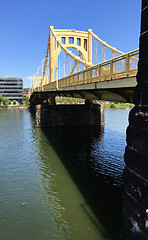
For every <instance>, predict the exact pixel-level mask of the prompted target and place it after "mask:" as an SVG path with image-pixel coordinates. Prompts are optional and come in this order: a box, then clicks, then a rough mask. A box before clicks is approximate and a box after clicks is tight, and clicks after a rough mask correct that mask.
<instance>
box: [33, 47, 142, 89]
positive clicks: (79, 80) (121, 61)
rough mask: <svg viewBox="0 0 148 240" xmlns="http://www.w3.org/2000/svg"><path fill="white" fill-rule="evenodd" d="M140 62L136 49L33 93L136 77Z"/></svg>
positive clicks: (48, 84) (50, 83) (42, 87)
mask: <svg viewBox="0 0 148 240" xmlns="http://www.w3.org/2000/svg"><path fill="white" fill-rule="evenodd" d="M138 61H139V49H136V50H134V51H131V52H129V53H126V54H124V55H120V56H118V57H116V58H112V59H110V60H108V61H105V62H102V63H100V64H97V65H94V66H93V67H90V68H87V69H85V70H83V71H80V72H77V73H74V74H72V75H69V76H66V77H64V78H62V79H59V80H56V81H53V82H49V83H47V84H45V85H43V86H41V87H36V88H34V89H33V91H43V90H48V89H57V90H59V89H60V88H63V87H68V86H74V85H79V84H87V83H92V82H98V81H106V80H114V79H119V78H123V79H124V78H125V77H132V76H136V74H137V64H138Z"/></svg>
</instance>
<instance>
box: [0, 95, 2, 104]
mask: <svg viewBox="0 0 148 240" xmlns="http://www.w3.org/2000/svg"><path fill="white" fill-rule="evenodd" d="M2 100H3V96H2V95H0V104H1V102H2Z"/></svg>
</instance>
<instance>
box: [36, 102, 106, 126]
mask: <svg viewBox="0 0 148 240" xmlns="http://www.w3.org/2000/svg"><path fill="white" fill-rule="evenodd" d="M103 110H104V109H103V107H101V106H100V105H99V104H94V105H83V104H82V105H48V104H42V105H37V106H36V116H35V120H36V126H37V127H80V126H99V125H104V111H103Z"/></svg>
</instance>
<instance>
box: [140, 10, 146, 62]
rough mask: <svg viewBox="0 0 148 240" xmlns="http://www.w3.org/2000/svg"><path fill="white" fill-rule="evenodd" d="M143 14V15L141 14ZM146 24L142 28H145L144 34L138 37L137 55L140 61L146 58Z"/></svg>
mask: <svg viewBox="0 0 148 240" xmlns="http://www.w3.org/2000/svg"><path fill="white" fill-rule="evenodd" d="M143 14H144V13H143ZM145 18H146V16H145ZM147 24H148V23H146V24H145V25H144V27H143V28H145V32H143V34H142V35H141V36H140V49H141V51H140V53H139V59H140V60H141V59H142V58H145V57H147V56H148V44H147V43H148V32H147V31H146V30H147Z"/></svg>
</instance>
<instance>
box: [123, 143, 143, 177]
mask: <svg viewBox="0 0 148 240" xmlns="http://www.w3.org/2000/svg"><path fill="white" fill-rule="evenodd" d="M124 161H125V163H126V166H127V167H128V168H129V169H131V170H132V171H134V172H135V174H137V175H140V176H141V177H142V178H144V179H145V180H146V181H148V156H147V155H144V154H143V153H142V152H139V151H136V150H135V149H132V148H129V147H128V146H127V147H126V149H125V155H124Z"/></svg>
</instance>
